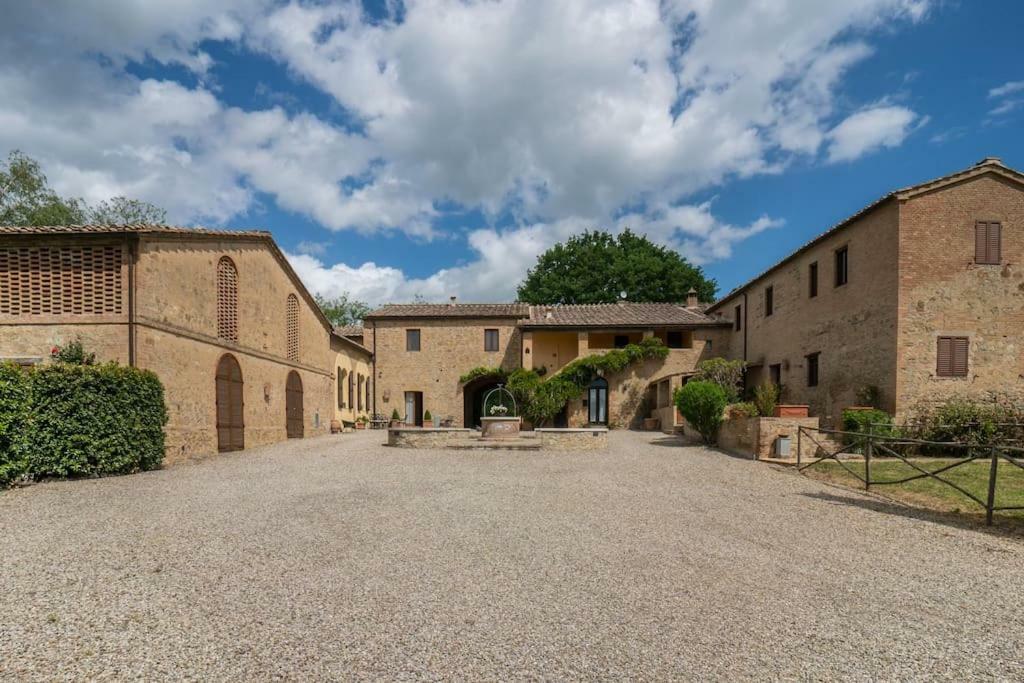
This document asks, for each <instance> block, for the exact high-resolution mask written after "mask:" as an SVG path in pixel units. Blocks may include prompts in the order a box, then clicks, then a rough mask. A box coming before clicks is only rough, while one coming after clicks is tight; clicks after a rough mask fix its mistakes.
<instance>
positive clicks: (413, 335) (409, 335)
mask: <svg viewBox="0 0 1024 683" xmlns="http://www.w3.org/2000/svg"><path fill="white" fill-rule="evenodd" d="M405 350H406V351H419V350H420V331H419V330H406V331H405Z"/></svg>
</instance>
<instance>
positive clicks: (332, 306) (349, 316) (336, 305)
mask: <svg viewBox="0 0 1024 683" xmlns="http://www.w3.org/2000/svg"><path fill="white" fill-rule="evenodd" d="M313 298H315V299H316V303H317V305H318V306H320V310H321V311H323V312H324V315H325V316H327V319H328V320H330V321H331V324H332V325H334V326H335V327H344V326H345V325H358V324H360V323H361V322H362V321H363V318H365V317H366V315H367V314H368V313H369V312H370V311H371V310H372V309H371V308H370V306H369V304H367V303H365V302H363V301H356V300H355V299H352V298H350V297H349V295H348V292H345V293H343V294H342V295H341V296H336V297H334V298H332V299H329V298H327V297H325V296H321V295H319V294H315V295H314V297H313Z"/></svg>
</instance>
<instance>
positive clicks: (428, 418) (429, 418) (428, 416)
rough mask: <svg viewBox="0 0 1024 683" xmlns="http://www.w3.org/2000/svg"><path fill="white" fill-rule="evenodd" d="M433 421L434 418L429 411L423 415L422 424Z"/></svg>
mask: <svg viewBox="0 0 1024 683" xmlns="http://www.w3.org/2000/svg"><path fill="white" fill-rule="evenodd" d="M433 421H434V416H433V415H431V414H430V411H429V410H428V411H426V412H424V413H423V422H425V423H426V422H433Z"/></svg>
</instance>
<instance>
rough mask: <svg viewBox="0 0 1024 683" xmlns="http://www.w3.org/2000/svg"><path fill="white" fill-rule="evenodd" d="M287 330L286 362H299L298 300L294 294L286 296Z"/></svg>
mask: <svg viewBox="0 0 1024 683" xmlns="http://www.w3.org/2000/svg"><path fill="white" fill-rule="evenodd" d="M287 313H288V315H287V322H286V325H287V328H288V360H291V361H298V360H299V299H298V297H296V296H295V295H294V294H289V295H288V310H287Z"/></svg>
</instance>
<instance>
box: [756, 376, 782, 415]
mask: <svg viewBox="0 0 1024 683" xmlns="http://www.w3.org/2000/svg"><path fill="white" fill-rule="evenodd" d="M779 393H780V389H779V385H777V384H775V383H773V382H762V383H761V384H758V385H757V386H756V387H754V405H755V406H757V412H758V413H759V414H760V415H761V416H762V417H771V416H772V414H773V413H774V412H775V406H777V405H778V404H779Z"/></svg>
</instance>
